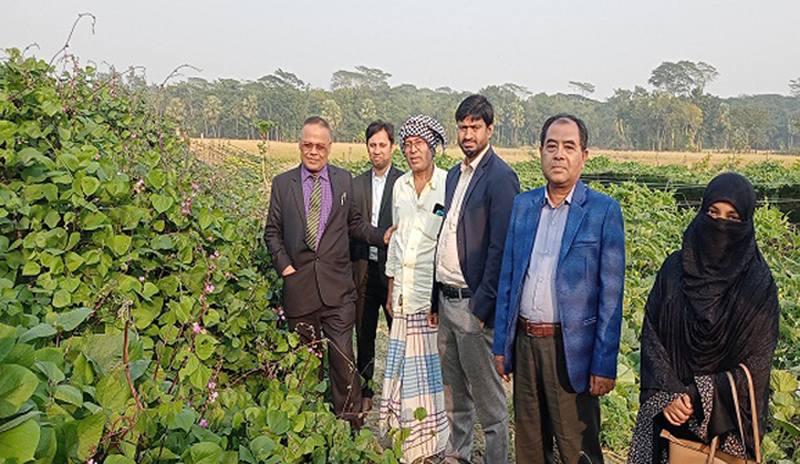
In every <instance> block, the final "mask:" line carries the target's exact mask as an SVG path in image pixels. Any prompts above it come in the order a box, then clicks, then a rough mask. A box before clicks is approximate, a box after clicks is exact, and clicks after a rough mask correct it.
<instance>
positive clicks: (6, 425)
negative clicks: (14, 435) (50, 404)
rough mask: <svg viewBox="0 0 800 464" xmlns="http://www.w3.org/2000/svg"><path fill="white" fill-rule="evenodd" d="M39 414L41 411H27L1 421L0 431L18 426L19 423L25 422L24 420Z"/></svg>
mask: <svg viewBox="0 0 800 464" xmlns="http://www.w3.org/2000/svg"><path fill="white" fill-rule="evenodd" d="M41 414H42V411H28V412H26V413H25V414H20V415H19V416H17V417H15V418H13V419H11V420H10V421H8V422H5V423H3V425H0V433H3V432H5V431H6V430H11V429H13V428H14V427H16V426H18V425H19V424H21V423H23V422H25V421H26V420H28V419H33V418H35V417H36V416H39V415H41Z"/></svg>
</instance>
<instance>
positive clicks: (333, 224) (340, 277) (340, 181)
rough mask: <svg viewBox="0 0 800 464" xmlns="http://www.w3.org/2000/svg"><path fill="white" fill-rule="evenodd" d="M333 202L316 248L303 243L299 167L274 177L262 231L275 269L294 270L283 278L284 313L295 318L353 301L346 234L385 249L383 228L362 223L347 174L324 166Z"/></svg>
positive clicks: (304, 229)
mask: <svg viewBox="0 0 800 464" xmlns="http://www.w3.org/2000/svg"><path fill="white" fill-rule="evenodd" d="M328 170H329V171H328V172H329V173H330V179H331V189H332V191H333V205H332V209H331V213H330V216H329V217H328V223H327V225H326V226H325V231H324V232H323V233H322V237H320V239H319V246H318V248H317V251H316V252H315V251H314V250H312V249H311V248H310V247H309V246H308V245H307V244H306V242H305V238H306V210H305V202H304V199H303V186H302V183H301V172H300V166H298V167H296V168H294V169H292V170H290V171H287V172H284V173H283V174H279V175H277V176H275V178H274V179H273V181H272V191H271V193H270V201H269V214H268V215H267V225H266V228H265V231H264V238H265V240H266V242H267V247H268V248H269V251H270V253H271V254H272V261H273V263H274V265H275V268H276V269H277V270H278V273H281V272H283V270H284V269H286V267H287V266H289V265H290V264H291V265H292V266H293V267H294V268H295V269H296V270H297V272H295V273H294V274H292V275H290V276H287V277H285V278H284V282H283V292H284V293H283V298H284V307H285V309H286V314H287V315H288V316H289V317H299V316H303V315H305V314H309V313H311V312H313V311H314V310H316V309H319V308H320V307H321V306H322V305H323V304H324V305H325V306H331V307H338V306H342V305H343V304H344V303H346V302H347V301H355V297H356V294H355V284H354V283H353V271H352V269H351V264H350V237H353V238H356V239H358V240H362V241H365V242H367V243H370V244H373V245H377V246H380V247H385V245H384V244H383V234H384V232H385V231H384V230H381V229H376V228H374V227H372V226H371V225H370V223H369V222H367V221H364V220H363V219H362V217H361V213H360V212H359V211H358V208H357V207H356V205H355V202H354V201H353V185H352V176H351V175H350V173H349V172H347V171H345V170H344V169H341V168H337V167H336V166H331V165H330V164H329V165H328Z"/></svg>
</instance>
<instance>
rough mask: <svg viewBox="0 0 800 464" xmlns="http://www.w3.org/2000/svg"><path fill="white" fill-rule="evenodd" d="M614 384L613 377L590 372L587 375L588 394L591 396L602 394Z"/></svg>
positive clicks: (615, 382)
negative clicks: (590, 373)
mask: <svg viewBox="0 0 800 464" xmlns="http://www.w3.org/2000/svg"><path fill="white" fill-rule="evenodd" d="M616 384H617V381H616V380H614V379H609V378H608V377H600V376H599V375H594V374H592V375H590V376H589V394H591V395H592V396H603V395H605V394H606V393H608V392H610V391H611V390H613V389H614V386H615V385H616Z"/></svg>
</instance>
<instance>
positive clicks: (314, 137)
mask: <svg viewBox="0 0 800 464" xmlns="http://www.w3.org/2000/svg"><path fill="white" fill-rule="evenodd" d="M299 146H300V157H301V160H302V163H301V165H300V166H298V167H296V168H294V169H292V170H290V171H287V172H284V173H283V174H280V175H277V176H275V179H273V181H272V191H271V195H270V202H269V213H268V215H267V225H266V229H265V232H264V236H265V239H266V242H267V247H268V248H269V251H270V253H271V254H272V261H273V263H274V265H275V268H276V269H277V270H278V272H279V273H280V274H281V275H282V276H283V278H284V282H283V299H284V301H283V302H284V308H285V310H286V315H287V316H288V318H289V328H290V329H292V330H296V331H297V332H298V333H299V334H300V337H301V340H302V341H303V343H307V344H313V343H315V342H317V341H321V339H322V336H324V337H325V339H327V341H328V346H329V350H328V355H329V361H330V379H331V391H332V397H333V409H334V412H335V413H336V414H338V415H339V416H341V417H344V418H346V419H348V420H350V423H351V424H352V425H353V427H355V428H358V427H360V425H361V419H360V417H359V416H360V412H361V385H360V379H359V376H358V371H357V370H356V367H355V363H354V356H353V342H352V330H353V325H354V323H355V318H356V310H355V299H356V289H355V285H353V279H352V271H351V268H350V252H349V251H350V247H349V244H350V237H353V238H355V239H358V240H362V241H365V242H367V243H369V244H371V245H377V246H384V245H385V243H387V242H388V240H386V238H388V236H389V235H391V232H388V231H387V232H386V233H384V231H382V230H380V229H376V228H374V227H372V226H371V225H370V224H369V223H368V222H365V221H364V220H363V219H362V217H361V213H359V211H358V208H356V206H355V203H353V187H352V178H351V176H350V173H349V172H347V171H345V170H344V169H341V168H337V167H335V166H330V165H329V164H328V155H329V154H330V148H331V132H330V126H329V125H328V123H327V122H326V121H325V120H324V119H322V118H320V117H312V118H308V119H307V120H306V121H305V123H304V124H303V131H302V134H301V137H300V144H299Z"/></svg>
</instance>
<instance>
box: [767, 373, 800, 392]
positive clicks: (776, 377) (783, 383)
mask: <svg viewBox="0 0 800 464" xmlns="http://www.w3.org/2000/svg"><path fill="white" fill-rule="evenodd" d="M770 387H771V388H772V390H774V391H776V392H794V391H795V390H797V387H798V382H797V379H796V378H794V376H793V375H792V374H791V373H789V372H787V371H782V370H774V371H772V376H771V378H770Z"/></svg>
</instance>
